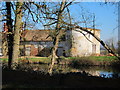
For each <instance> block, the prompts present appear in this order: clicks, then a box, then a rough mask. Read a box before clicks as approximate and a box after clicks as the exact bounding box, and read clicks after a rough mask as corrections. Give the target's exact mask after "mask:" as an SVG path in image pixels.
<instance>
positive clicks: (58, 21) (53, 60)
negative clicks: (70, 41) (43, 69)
mask: <svg viewBox="0 0 120 90" xmlns="http://www.w3.org/2000/svg"><path fill="white" fill-rule="evenodd" d="M65 1H66V0H62V2H61V6H60V10H59V13H58V18H57V25H56V33H58V34H57V36H56V37H55V38H54V42H53V44H54V47H53V50H52V58H51V65H50V68H49V71H48V72H49V74H50V75H52V71H53V66H54V64H55V61H56V56H57V55H56V51H57V49H58V44H59V39H60V36H61V35H60V32H61V31H60V25H61V19H62V18H61V17H62V12H63V9H64V7H65Z"/></svg>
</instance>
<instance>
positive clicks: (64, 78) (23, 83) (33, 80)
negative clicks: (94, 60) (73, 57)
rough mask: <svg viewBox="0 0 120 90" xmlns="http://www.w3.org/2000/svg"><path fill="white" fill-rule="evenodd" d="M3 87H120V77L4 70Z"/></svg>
mask: <svg viewBox="0 0 120 90" xmlns="http://www.w3.org/2000/svg"><path fill="white" fill-rule="evenodd" d="M2 79H3V80H2V85H3V88H120V85H119V82H120V78H102V77H97V76H96V77H95V76H89V74H88V73H86V72H76V73H73V72H69V73H66V74H60V73H59V74H54V75H52V76H50V75H49V74H47V73H44V72H36V71H33V70H31V71H21V70H8V69H3V71H2Z"/></svg>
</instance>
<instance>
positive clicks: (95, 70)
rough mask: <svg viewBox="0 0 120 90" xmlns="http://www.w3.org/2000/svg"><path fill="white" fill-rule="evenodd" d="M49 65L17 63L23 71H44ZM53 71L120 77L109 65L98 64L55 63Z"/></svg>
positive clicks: (119, 73)
mask: <svg viewBox="0 0 120 90" xmlns="http://www.w3.org/2000/svg"><path fill="white" fill-rule="evenodd" d="M48 68H49V65H48V64H22V65H19V68H17V69H19V70H23V71H35V72H37V73H39V72H46V73H47V71H48ZM53 71H54V72H53V73H64V74H65V73H70V72H74V73H77V72H81V73H86V74H87V75H89V76H100V77H104V78H120V72H117V71H116V70H115V71H114V70H113V69H112V68H110V67H99V66H90V67H89V66H87V67H83V66H82V67H79V68H72V67H69V66H68V65H55V66H54V69H53Z"/></svg>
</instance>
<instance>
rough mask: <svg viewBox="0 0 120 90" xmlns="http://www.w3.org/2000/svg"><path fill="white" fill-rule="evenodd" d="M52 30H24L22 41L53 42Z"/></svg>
mask: <svg viewBox="0 0 120 90" xmlns="http://www.w3.org/2000/svg"><path fill="white" fill-rule="evenodd" d="M49 33H50V30H24V31H23V32H22V35H21V36H22V38H21V41H51V40H52V38H51V37H48V36H49Z"/></svg>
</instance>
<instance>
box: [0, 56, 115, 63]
mask: <svg viewBox="0 0 120 90" xmlns="http://www.w3.org/2000/svg"><path fill="white" fill-rule="evenodd" d="M19 60H21V61H27V60H29V61H32V62H42V63H50V58H49V57H20V58H19ZM61 60H62V61H68V62H69V60H92V61H107V62H108V61H116V60H117V58H116V57H115V56H88V57H62V58H61ZM0 61H8V59H7V58H0Z"/></svg>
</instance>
